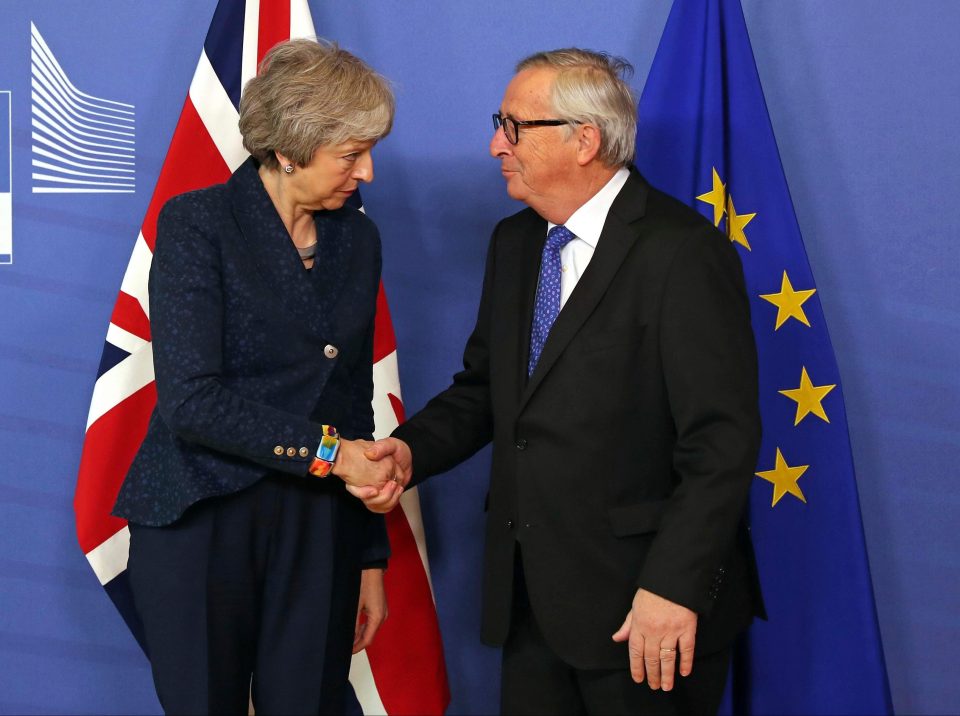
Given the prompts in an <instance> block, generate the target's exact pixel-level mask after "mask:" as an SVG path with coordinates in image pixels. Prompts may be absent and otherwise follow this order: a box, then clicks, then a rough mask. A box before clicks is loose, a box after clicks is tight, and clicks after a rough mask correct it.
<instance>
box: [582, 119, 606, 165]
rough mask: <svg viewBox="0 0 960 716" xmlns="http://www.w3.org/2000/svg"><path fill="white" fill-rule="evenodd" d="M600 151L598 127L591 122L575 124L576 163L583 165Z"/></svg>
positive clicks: (594, 157)
mask: <svg viewBox="0 0 960 716" xmlns="http://www.w3.org/2000/svg"><path fill="white" fill-rule="evenodd" d="M599 153H600V129H599V128H598V127H596V126H595V125H593V124H579V125H577V163H578V164H579V165H580V166H582V167H585V166H587V165H588V164H589V163H590V162H592V161H593V160H594V159H596V157H597V155H598V154H599Z"/></svg>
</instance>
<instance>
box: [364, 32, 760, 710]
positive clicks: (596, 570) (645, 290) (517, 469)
mask: <svg viewBox="0 0 960 716" xmlns="http://www.w3.org/2000/svg"><path fill="white" fill-rule="evenodd" d="M628 70H629V65H627V64H626V63H625V62H623V61H622V60H618V59H614V58H610V57H608V56H606V55H603V54H597V53H593V52H587V51H582V50H575V49H572V50H558V51H553V52H545V53H539V54H536V55H533V56H531V57H529V58H527V59H525V60H523V61H522V62H520V64H519V65H518V67H517V73H516V76H515V77H514V78H513V80H512V81H511V82H510V84H509V86H508V87H507V90H506V93H505V94H504V97H503V102H502V104H501V106H500V111H499V113H498V114H496V115H494V126H495V128H496V130H495V132H494V135H493V139H492V140H491V143H490V153H491V154H492V155H493V156H494V157H495V158H497V159H499V160H500V164H501V169H502V172H503V176H504V179H505V180H506V183H507V192H508V193H509V194H510V196H511V197H513V198H515V199H519V200H520V201H523V202H524V203H526V204H527V205H528V206H529V208H528V209H526V210H524V211H521V212H520V213H518V214H516V215H514V216H511V217H509V218H507V219H504V220H503V221H501V222H500V224H499V225H498V226H497V227H496V229H495V230H494V233H493V237H492V240H491V242H490V248H489V252H488V255H487V264H486V274H485V277H484V283H483V293H482V296H481V299H480V309H479V315H478V318H477V324H476V328H475V329H474V331H473V334H472V335H471V336H470V339H469V340H468V342H467V346H466V349H465V351H464V359H463V362H464V369H463V371H461V372H460V373H458V374H457V375H456V376H454V379H453V384H452V385H451V386H450V387H449V388H448V389H447V390H445V391H444V392H442V393H441V394H440V395H438V396H437V397H435V398H434V399H433V400H431V401H430V402H429V403H428V404H427V406H426V407H425V408H424V409H423V410H422V411H420V412H419V413H418V414H416V415H415V416H414V417H412V418H411V419H410V420H409V421H407V422H406V423H405V424H404V425H402V426H400V427H399V428H398V429H397V430H396V431H395V432H394V434H393V437H392V438H389V439H387V440H386V441H381V442H379V443H377V444H376V446H375V447H374V448H373V449H372V451H370V452H368V457H371V458H378V457H383V456H386V455H392V456H393V457H394V458H395V459H396V461H397V465H398V473H397V475H396V478H395V479H396V481H397V483H396V484H392V483H388V486H387V487H385V488H383V489H382V490H381V492H380V493H379V494H378V495H377V496H375V497H367V499H366V502H367V505H368V507H370V508H371V509H373V510H387V509H390V508H392V507H393V506H394V505H395V504H396V501H397V500H398V499H399V494H400V492H402V489H401V487H402V485H405V484H407V483H408V482H409V481H410V479H411V475H412V479H413V481H414V482H418V481H421V480H423V479H425V478H426V477H428V476H430V475H433V474H436V473H440V472H444V471H445V470H448V469H450V468H451V467H453V466H454V465H456V464H457V463H459V462H460V461H462V460H464V459H465V458H467V457H468V456H470V455H472V454H473V453H474V452H476V451H477V450H478V449H479V448H480V447H482V446H483V445H485V444H486V443H487V442H489V441H490V440H492V441H493V468H492V474H491V481H490V492H489V499H488V508H487V509H488V519H487V528H486V556H485V565H484V587H483V594H484V605H483V627H482V636H483V639H484V641H485V642H487V643H489V644H492V645H501V644H502V645H503V684H502V701H501V706H502V710H503V712H504V713H510V714H513V713H555V714H568V713H598V714H599V713H602V714H613V713H675V712H680V713H710V712H715V711H716V710H717V708H718V706H719V702H720V700H721V697H722V693H723V688H724V685H725V682H726V676H727V670H728V665H729V656H730V646H731V643H732V641H733V639H734V637H735V636H736V634H737V633H738V632H739V631H741V630H742V629H743V628H744V627H745V626H746V625H747V624H748V623H749V622H750V621H751V619H752V617H753V616H754V615H755V614H762V610H763V608H762V603H761V598H760V593H759V587H758V584H757V581H756V574H755V567H754V562H753V553H752V548H751V545H750V539H749V536H748V534H747V532H746V528H745V526H744V525H743V523H742V516H743V510H744V506H745V503H746V498H747V493H748V490H749V486H750V483H751V479H752V475H753V470H754V465H755V462H756V457H757V450H758V447H759V439H760V420H759V414H758V407H757V366H756V353H755V348H754V343H753V335H752V332H751V328H750V320H749V308H748V302H747V296H746V292H745V288H744V283H743V277H742V271H741V267H740V263H739V258H738V256H737V254H736V251H735V250H734V249H733V247H732V246H731V244H730V242H729V240H727V238H726V237H724V236H723V235H722V234H720V233H719V232H718V231H717V230H716V229H715V228H714V227H713V225H712V224H711V223H710V222H708V221H706V220H705V219H703V218H702V217H701V216H700V215H699V214H697V213H696V212H695V211H693V210H692V209H690V208H689V207H686V206H684V205H682V204H680V203H679V202H677V201H675V200H673V199H671V198H670V197H667V196H665V195H664V194H662V193H660V192H658V191H657V190H655V189H653V188H652V187H650V185H648V184H647V183H646V182H645V181H644V179H643V178H642V177H641V176H640V174H639V173H638V172H637V170H636V169H634V168H632V167H631V166H630V162H631V160H632V158H633V153H634V141H635V135H636V103H635V101H634V99H633V97H632V95H631V92H630V90H629V87H628V86H627V84H626V83H625V82H624V81H623V79H622V75H623V74H624V72H625V71H628ZM625 617H626V618H625ZM624 642H628V644H624ZM678 673H679V677H678V676H677V674H678ZM631 677H632V678H631ZM643 682H646V683H643Z"/></svg>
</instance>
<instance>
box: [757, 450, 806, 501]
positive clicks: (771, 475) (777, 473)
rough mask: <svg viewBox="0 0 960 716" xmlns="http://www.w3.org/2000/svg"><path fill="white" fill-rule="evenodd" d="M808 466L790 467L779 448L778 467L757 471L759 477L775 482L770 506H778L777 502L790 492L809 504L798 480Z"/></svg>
mask: <svg viewBox="0 0 960 716" xmlns="http://www.w3.org/2000/svg"><path fill="white" fill-rule="evenodd" d="M808 467H810V466H809V465H797V466H796V467H790V466H789V465H787V461H786V460H784V459H783V455H782V454H781V453H780V448H777V463H776V467H774V468H773V469H772V470H765V471H763V472H757V473H755V474H756V476H757V477H760V478H762V479H764V480H766V481H767V482H772V483H773V502H772V503H771V505H770V507H776V506H777V503H778V502H780V498H781V497H783V496H784V495H786V494H787V493H788V492H789V493H790V494H791V495H793V496H794V497H796V498H797V499H798V500H800V502H802V503H803V504H807V498H806V497H804V496H803V492H801V490H800V486H799V485H798V484H797V480H799V479H800V478H801V476H802V475H803V473H805V472H806V471H807V468H808Z"/></svg>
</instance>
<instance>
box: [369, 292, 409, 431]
mask: <svg viewBox="0 0 960 716" xmlns="http://www.w3.org/2000/svg"><path fill="white" fill-rule="evenodd" d="M375 320H376V322H375V324H374V327H373V362H374V363H378V362H380V360H382V359H383V358H385V357H386V356H388V355H390V354H391V353H393V352H394V351H395V350H397V336H396V334H395V333H394V332H393V321H391V320H390V307H389V306H388V305H387V293H386V291H385V290H384V288H383V281H381V282H380V290H379V291H378V292H377V317H376V319H375ZM393 407H394V408H396V407H397V406H396V405H394V406H393ZM397 416H398V419H399V420H400V422H401V423H402V422H403V412H402V408H401V412H398V413H397Z"/></svg>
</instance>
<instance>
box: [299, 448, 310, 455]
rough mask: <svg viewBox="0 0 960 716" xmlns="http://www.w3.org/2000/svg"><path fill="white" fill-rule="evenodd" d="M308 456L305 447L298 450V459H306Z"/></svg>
mask: <svg viewBox="0 0 960 716" xmlns="http://www.w3.org/2000/svg"><path fill="white" fill-rule="evenodd" d="M309 454H310V451H309V450H307V448H305V447H302V448H300V457H306V456H307V455H309Z"/></svg>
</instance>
